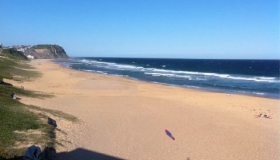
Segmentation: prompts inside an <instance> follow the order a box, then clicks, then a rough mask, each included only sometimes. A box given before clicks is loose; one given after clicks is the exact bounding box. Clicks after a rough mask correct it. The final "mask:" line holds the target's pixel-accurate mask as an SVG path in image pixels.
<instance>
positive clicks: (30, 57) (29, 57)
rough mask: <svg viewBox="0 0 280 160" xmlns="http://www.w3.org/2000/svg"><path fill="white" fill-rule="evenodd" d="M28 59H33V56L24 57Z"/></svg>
mask: <svg viewBox="0 0 280 160" xmlns="http://www.w3.org/2000/svg"><path fill="white" fill-rule="evenodd" d="M26 57H27V58H28V59H34V56H31V55H27V56H26Z"/></svg>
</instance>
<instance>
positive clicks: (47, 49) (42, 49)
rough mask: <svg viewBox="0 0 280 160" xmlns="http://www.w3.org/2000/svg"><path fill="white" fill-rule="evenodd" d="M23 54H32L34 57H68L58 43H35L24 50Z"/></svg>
mask: <svg viewBox="0 0 280 160" xmlns="http://www.w3.org/2000/svg"><path fill="white" fill-rule="evenodd" d="M24 55H25V56H28V55H30V56H33V57H34V58H35V59H56V58H68V56H67V54H66V52H65V51H64V49H63V48H62V47H60V46H59V45H35V46H32V47H30V48H28V49H27V50H26V51H24Z"/></svg>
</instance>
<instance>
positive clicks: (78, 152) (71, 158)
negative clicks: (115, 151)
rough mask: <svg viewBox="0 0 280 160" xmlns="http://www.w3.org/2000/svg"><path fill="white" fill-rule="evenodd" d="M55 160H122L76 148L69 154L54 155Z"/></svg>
mask: <svg viewBox="0 0 280 160" xmlns="http://www.w3.org/2000/svg"><path fill="white" fill-rule="evenodd" d="M55 159H56V160H63V159H67V160H78V159H102V160H122V159H121V158H117V157H113V156H110V155H106V154H103V153H98V152H94V151H90V150H86V149H84V148H77V149H75V150H73V151H70V152H61V153H56V156H55Z"/></svg>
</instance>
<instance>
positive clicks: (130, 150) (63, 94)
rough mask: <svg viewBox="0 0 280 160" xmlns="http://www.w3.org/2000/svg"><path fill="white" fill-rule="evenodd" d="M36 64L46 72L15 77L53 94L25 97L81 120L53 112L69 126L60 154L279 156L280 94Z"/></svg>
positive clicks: (207, 158) (141, 158) (195, 158)
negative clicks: (250, 93) (179, 84)
mask: <svg viewBox="0 0 280 160" xmlns="http://www.w3.org/2000/svg"><path fill="white" fill-rule="evenodd" d="M30 64H31V65H32V66H34V67H35V68H36V70H38V71H39V72H41V73H42V76H41V77H39V78H36V79H34V80H32V81H27V82H22V83H18V82H12V81H10V82H11V83H13V84H14V85H15V86H24V88H26V89H28V90H33V91H39V92H43V93H47V94H51V95H54V97H53V98H45V99H36V98H26V97H23V98H22V99H21V101H22V102H23V103H25V104H32V105H36V106H39V107H43V108H48V109H54V110H59V111H63V112H65V113H68V114H71V115H74V116H76V117H77V118H78V119H79V122H68V121H64V120H62V119H60V118H59V117H53V118H54V119H56V120H57V125H58V128H59V129H61V130H62V131H63V132H59V131H57V140H58V141H59V142H60V143H62V144H63V146H58V147H57V153H58V155H57V159H70V160H71V159H73V160H74V159H118V158H119V159H133V160H134V159H135V160H148V159H151V160H156V159H160V160H163V159H166V160H170V159H174V160H175V159H176V160H179V159H181V160H186V159H188V160H212V159H213V160H214V159H215V160H225V159H227V160H278V159H280V152H279V151H280V136H279V135H280V116H279V115H280V100H277V99H268V98H260V97H251V96H244V95H228V94H224V93H213V92H205V91H198V90H192V89H186V88H179V87H174V86H164V85H159V84H151V83H145V82H140V81H134V80H130V79H126V78H122V77H115V76H108V75H99V74H92V73H86V72H81V71H75V70H71V69H67V68H64V67H61V66H59V65H58V64H55V63H53V62H52V61H50V60H32V61H31V62H30ZM259 114H263V115H264V114H266V115H267V116H269V118H265V117H263V116H261V117H258V116H257V115H259ZM165 130H168V131H170V132H171V133H172V135H173V136H174V138H175V140H173V139H171V138H170V137H169V136H167V134H166V132H165Z"/></svg>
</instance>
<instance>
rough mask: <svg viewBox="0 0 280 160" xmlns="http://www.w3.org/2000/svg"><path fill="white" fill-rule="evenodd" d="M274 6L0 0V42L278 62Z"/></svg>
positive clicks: (73, 52)
mask: <svg viewBox="0 0 280 160" xmlns="http://www.w3.org/2000/svg"><path fill="white" fill-rule="evenodd" d="M279 10H280V2H279V0H88V1H85V0H84V1H82V0H80V1H78V0H71V1H69V0H48V1H38V0H28V1H21V0H2V1H1V10H0V15H1V25H0V42H2V43H3V44H4V45H17V44H24V45H35V44H58V45H61V46H62V47H63V48H64V49H65V50H66V52H67V54H68V55H70V56H75V57H79V56H92V57H147V58H149V57H152V58H222V59H227V58H229V59H280V58H279V57H280V56H279V55H280V45H279V44H280V31H279V30H280V29H279V27H280V26H279V24H280V11H279Z"/></svg>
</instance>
